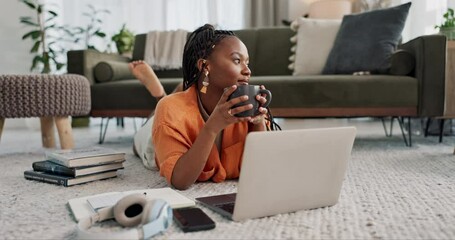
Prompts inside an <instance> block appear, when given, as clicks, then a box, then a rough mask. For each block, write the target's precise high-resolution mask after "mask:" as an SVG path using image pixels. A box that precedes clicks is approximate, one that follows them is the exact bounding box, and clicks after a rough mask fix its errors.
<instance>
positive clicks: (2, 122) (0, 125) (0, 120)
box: [0, 118, 5, 140]
mask: <svg viewBox="0 0 455 240" xmlns="http://www.w3.org/2000/svg"><path fill="white" fill-rule="evenodd" d="M4 124H5V118H0V140H1V139H2V132H3V125H4Z"/></svg>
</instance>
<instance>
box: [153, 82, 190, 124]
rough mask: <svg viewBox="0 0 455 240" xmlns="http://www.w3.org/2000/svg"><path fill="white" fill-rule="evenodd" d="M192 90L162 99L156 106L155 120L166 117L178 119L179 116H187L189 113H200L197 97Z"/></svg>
mask: <svg viewBox="0 0 455 240" xmlns="http://www.w3.org/2000/svg"><path fill="white" fill-rule="evenodd" d="M190 90H191V89H188V90H186V91H183V92H177V93H173V94H171V95H168V96H166V97H164V98H162V99H161V100H160V101H159V102H158V104H157V106H156V109H155V119H157V118H161V117H166V116H173V118H178V116H185V115H187V114H188V113H194V112H196V113H199V109H198V105H197V96H195V95H194V94H195V93H194V92H193V91H190Z"/></svg>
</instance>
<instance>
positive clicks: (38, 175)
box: [24, 170, 117, 187]
mask: <svg viewBox="0 0 455 240" xmlns="http://www.w3.org/2000/svg"><path fill="white" fill-rule="evenodd" d="M24 177H25V179H28V180H37V181H40V182H46V183H53V184H57V185H62V186H65V187H69V186H73V185H76V184H81V183H86V182H91V181H95V180H101V179H107V178H113V177H117V170H116V171H110V172H103V173H96V174H91V175H86V176H82V177H77V178H75V177H68V176H60V175H53V174H49V173H45V172H35V171H31V170H27V171H25V172H24Z"/></svg>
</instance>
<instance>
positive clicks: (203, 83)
mask: <svg viewBox="0 0 455 240" xmlns="http://www.w3.org/2000/svg"><path fill="white" fill-rule="evenodd" d="M204 75H205V78H204V80H203V81H202V88H201V93H206V92H207V87H208V86H209V71H206V72H205V73H204Z"/></svg>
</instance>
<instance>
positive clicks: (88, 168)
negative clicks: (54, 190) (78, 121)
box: [24, 147, 125, 187]
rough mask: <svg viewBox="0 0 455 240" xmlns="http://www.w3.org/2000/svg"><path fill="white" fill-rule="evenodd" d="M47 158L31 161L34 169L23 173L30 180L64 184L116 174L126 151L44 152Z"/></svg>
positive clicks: (83, 149) (96, 149)
mask: <svg viewBox="0 0 455 240" xmlns="http://www.w3.org/2000/svg"><path fill="white" fill-rule="evenodd" d="M46 158H47V160H44V161H39V162H34V163H33V164H32V167H33V170H27V171H25V172H24V177H25V178H26V179H29V180H37V181H41V182H47V183H53V184H58V185H63V186H65V187H68V186H72V185H76V184H81V183H86V182H91V181H95V180H101V179H106V178H113V177H117V171H118V170H119V169H123V162H124V161H125V153H122V152H117V151H115V150H113V149H109V148H104V147H89V148H79V149H70V150H52V151H46Z"/></svg>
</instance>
